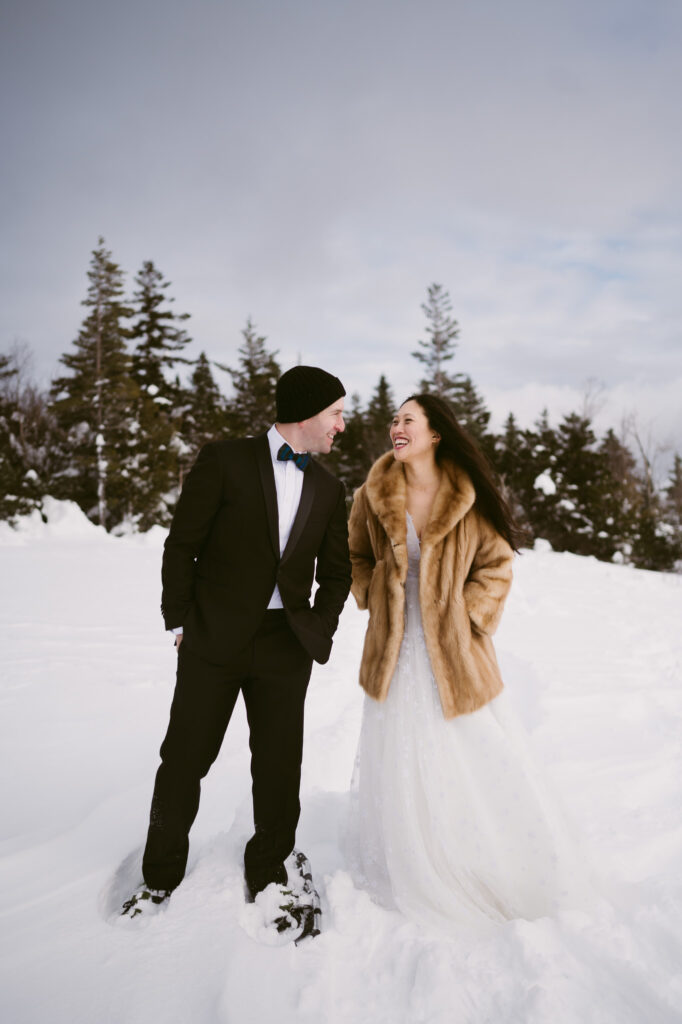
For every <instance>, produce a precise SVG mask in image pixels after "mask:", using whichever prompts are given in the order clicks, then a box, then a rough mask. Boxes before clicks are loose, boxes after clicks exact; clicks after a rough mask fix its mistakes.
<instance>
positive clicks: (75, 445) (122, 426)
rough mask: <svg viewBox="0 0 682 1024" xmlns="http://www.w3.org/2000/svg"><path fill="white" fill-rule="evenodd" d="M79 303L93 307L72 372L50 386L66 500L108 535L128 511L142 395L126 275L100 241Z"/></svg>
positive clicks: (68, 359) (70, 357)
mask: <svg viewBox="0 0 682 1024" xmlns="http://www.w3.org/2000/svg"><path fill="white" fill-rule="evenodd" d="M88 279H89V281H90V285H89V288H88V293H87V297H86V298H85V299H84V300H83V303H82V305H84V306H86V307H88V308H89V309H90V313H89V314H88V316H87V317H86V318H85V320H84V321H83V324H82V326H81V329H80V332H79V335H78V338H77V339H76V340H75V342H74V348H75V351H71V352H67V353H65V354H64V355H62V357H61V359H60V362H62V363H63V364H64V366H65V367H66V368H67V369H68V370H70V371H71V373H70V375H69V376H63V377H59V378H57V379H56V380H55V381H54V382H53V385H52V398H53V408H54V411H55V414H56V417H57V421H58V424H59V426H60V428H61V429H62V430H63V431H64V433H65V435H66V438H67V445H68V447H69V449H70V451H71V453H72V462H71V465H70V467H69V468H68V470H67V471H66V472H65V473H64V474H63V475H62V478H61V481H60V484H61V488H62V496H64V497H70V498H73V499H74V500H76V501H78V503H79V504H80V506H81V508H82V509H83V510H84V511H85V512H86V513H87V514H88V515H89V516H90V517H91V518H92V519H94V520H96V521H97V522H99V523H100V524H102V525H104V526H106V527H107V529H111V528H112V527H113V526H115V525H116V524H117V523H119V522H120V521H121V519H122V518H123V517H124V516H125V515H126V513H127V512H128V506H129V498H130V493H129V492H130V481H129V476H130V457H131V452H132V449H134V447H135V435H136V434H137V433H138V432H139V424H137V423H136V422H135V421H134V420H132V419H131V415H130V411H131V409H134V407H135V404H136V401H137V398H138V396H139V389H138V388H137V386H136V384H135V382H134V380H133V378H132V376H131V367H130V357H129V355H128V351H127V347H126V339H127V336H128V331H127V328H126V326H125V321H126V320H127V319H128V318H129V317H130V315H131V310H130V308H129V307H128V306H127V305H126V304H125V302H124V300H123V272H122V270H121V268H120V267H119V266H118V264H116V263H114V262H113V260H112V258H111V253H110V252H109V251H108V250H107V249H106V248H105V244H104V239H103V238H100V239H99V242H98V247H97V248H96V249H95V250H94V251H93V253H92V259H91V263H90V269H89V271H88Z"/></svg>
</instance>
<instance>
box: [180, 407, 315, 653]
mask: <svg viewBox="0 0 682 1024" xmlns="http://www.w3.org/2000/svg"><path fill="white" fill-rule="evenodd" d="M268 443H269V445H270V455H271V458H272V469H273V472H274V475H275V490H276V492H277V512H278V517H279V554H280V557H281V555H282V552H283V551H284V549H285V547H286V546H287V541H288V540H289V534H290V533H291V527H292V526H293V525H294V519H295V518H296V513H297V512H298V505H299V502H300V500H301V491H302V490H303V473H302V472H301V470H300V469H299V468H298V466H297V465H296V463H295V462H294V461H293V459H289V460H288V461H287V462H280V460H279V459H278V458H277V452H278V451H279V450H280V448H281V447H282V445H283V444H285V443H286V439H285V438H284V437H282V435H281V434H280V432H279V430H278V429H277V427H276V426H275V424H274V423H273V425H272V426H271V427H270V429H269V430H268ZM283 607H284V605H283V604H282V597H281V595H280V592H279V587H278V586H277V584H275V589H274V590H273V592H272V597H271V598H270V603H269V604H268V608H283ZM172 632H173V633H175V635H176V636H178V635H179V634H180V633H182V632H183V628H182V626H177V627H176V628H175V629H173V630H172Z"/></svg>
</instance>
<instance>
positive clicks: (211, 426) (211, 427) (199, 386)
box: [177, 352, 226, 487]
mask: <svg viewBox="0 0 682 1024" xmlns="http://www.w3.org/2000/svg"><path fill="white" fill-rule="evenodd" d="M184 394H185V403H184V406H183V408H182V410H181V416H180V433H179V438H178V450H177V458H178V464H179V479H178V487H181V486H182V480H183V478H184V476H185V474H186V473H187V472H188V470H189V469H190V468H191V466H192V464H193V463H194V460H195V459H196V457H197V455H198V453H199V449H200V448H201V447H202V446H203V445H205V444H206V443H207V442H208V441H217V440H220V439H221V438H222V437H225V436H226V430H225V422H226V421H225V400H224V399H223V396H222V395H221V393H220V389H219V388H218V385H217V384H216V382H215V379H214V377H213V373H212V372H211V364H210V362H209V360H208V358H207V356H206V353H205V352H202V353H201V354H200V355H199V358H198V359H197V361H196V364H195V367H194V371H193V373H192V376H191V378H190V382H189V388H188V389H187V390H186V392H185V393H184Z"/></svg>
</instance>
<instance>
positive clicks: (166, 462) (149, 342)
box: [129, 260, 191, 530]
mask: <svg viewBox="0 0 682 1024" xmlns="http://www.w3.org/2000/svg"><path fill="white" fill-rule="evenodd" d="M135 283H136V284H137V286H138V288H137V291H136V292H135V293H134V296H133V302H134V306H135V310H136V314H137V318H136V320H135V323H134V324H133V327H132V329H131V332H130V333H131V337H132V339H133V340H134V341H136V346H135V349H134V351H133V355H132V376H133V378H134V380H135V382H136V384H137V386H138V389H139V397H138V399H137V402H136V407H135V410H134V422H135V423H136V424H137V425H138V429H137V432H136V435H135V445H134V454H133V456H132V459H131V467H130V468H131V477H130V479H131V491H130V498H129V510H130V515H131V518H133V519H134V520H135V521H136V523H137V525H138V527H139V528H140V529H141V530H146V529H148V528H149V527H150V526H153V525H154V524H155V523H160V524H161V525H164V526H165V525H168V523H170V519H171V515H172V507H173V504H174V502H175V500H176V498H177V493H178V492H177V483H178V478H179V464H178V456H179V452H180V451H181V450H182V443H181V440H180V438H179V437H178V436H177V431H178V426H179V407H180V406H181V403H182V401H183V395H182V389H181V387H180V385H179V381H178V379H177V377H176V378H175V380H173V379H170V380H169V379H168V378H167V373H168V372H169V371H172V370H173V369H174V368H175V367H176V366H177V364H179V363H182V364H188V363H189V362H190V360H189V359H186V358H184V357H183V356H182V355H181V354H180V353H182V351H183V350H184V348H185V347H186V345H188V344H189V342H190V340H191V339H190V337H189V335H188V334H187V332H186V331H185V330H184V329H183V328H182V327H181V326H178V325H179V324H182V323H183V322H184V321H185V320H187V319H188V318H189V313H180V314H178V313H175V312H174V311H173V310H172V309H171V308H170V304H171V303H172V302H173V301H174V300H173V299H172V298H169V297H168V296H167V295H166V290H167V288H168V287H169V285H170V282H168V281H164V278H163V275H162V274H161V272H160V271H159V270H157V269H156V267H155V266H154V264H153V262H152V261H151V260H147V261H146V262H145V263H143V265H142V269H141V270H140V271H139V273H138V275H137V277H136V278H135Z"/></svg>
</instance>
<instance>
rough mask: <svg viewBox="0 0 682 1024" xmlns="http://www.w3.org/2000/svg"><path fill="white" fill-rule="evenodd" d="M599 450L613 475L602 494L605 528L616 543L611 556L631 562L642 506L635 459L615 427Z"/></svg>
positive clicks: (602, 441)
mask: <svg viewBox="0 0 682 1024" xmlns="http://www.w3.org/2000/svg"><path fill="white" fill-rule="evenodd" d="M599 451H600V453H601V455H602V456H603V458H604V462H605V465H606V469H607V472H608V478H609V485H608V488H607V490H606V493H605V494H604V495H603V497H602V522H603V525H602V529H603V530H605V531H607V532H608V534H609V536H610V538H611V540H612V543H613V546H614V552H613V555H612V556H611V557H612V558H613V559H614V560H616V561H623V562H629V561H630V560H631V555H632V544H633V539H634V535H635V531H636V520H637V515H638V508H639V505H640V496H639V482H638V479H637V472H636V470H637V466H636V462H635V458H634V456H633V454H632V452H631V451H630V449H629V448H628V446H627V445H626V444H624V443H623V442H622V441H621V440H620V439H619V438H618V437H617V436H616V434H615V433H614V431H613V430H612V429H611V428H609V429H608V430H607V431H606V434H605V435H604V437H603V438H602V440H601V443H600V445H599Z"/></svg>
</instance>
